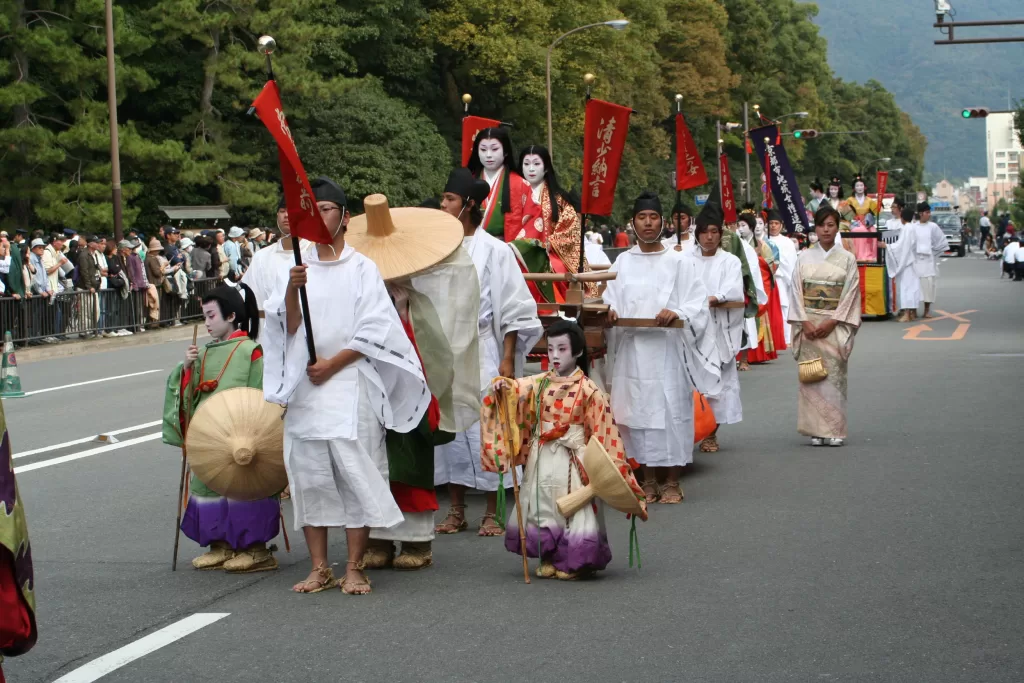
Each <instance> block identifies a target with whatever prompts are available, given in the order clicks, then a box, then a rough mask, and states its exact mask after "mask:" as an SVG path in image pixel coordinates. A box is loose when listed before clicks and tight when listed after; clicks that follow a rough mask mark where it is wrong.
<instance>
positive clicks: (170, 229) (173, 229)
mask: <svg viewBox="0 0 1024 683" xmlns="http://www.w3.org/2000/svg"><path fill="white" fill-rule="evenodd" d="M164 234H165V235H179V234H181V230H178V229H177V228H176V227H174V226H173V225H168V226H167V227H166V228H164Z"/></svg>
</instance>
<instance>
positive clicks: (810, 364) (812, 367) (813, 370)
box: [796, 358, 828, 384]
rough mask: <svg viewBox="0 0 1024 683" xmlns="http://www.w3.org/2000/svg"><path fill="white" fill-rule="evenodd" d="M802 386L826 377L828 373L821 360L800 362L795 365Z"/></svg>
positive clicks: (813, 359) (814, 359)
mask: <svg viewBox="0 0 1024 683" xmlns="http://www.w3.org/2000/svg"><path fill="white" fill-rule="evenodd" d="M796 365H797V368H799V372H800V381H801V382H802V383H803V384H814V383H815V382H820V381H821V380H823V379H825V378H826V377H828V371H827V370H826V369H825V366H824V365H822V363H821V358H812V359H810V360H802V361H800V362H799V363H797V364H796Z"/></svg>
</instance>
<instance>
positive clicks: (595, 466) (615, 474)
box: [556, 436, 643, 517]
mask: <svg viewBox="0 0 1024 683" xmlns="http://www.w3.org/2000/svg"><path fill="white" fill-rule="evenodd" d="M583 469H584V470H585V471H586V473H587V477H588V478H589V479H590V483H589V484H587V485H586V486H584V487H583V488H582V489H579V490H578V491H573V492H572V493H570V494H568V495H565V496H562V497H561V498H559V499H558V500H557V501H556V504H557V505H558V511H559V512H561V513H562V516H563V517H570V516H571V515H572V514H573V513H575V512H576V511H577V510H579V509H580V508H581V507H583V506H584V505H586V504H587V503H588V502H589V501H590V499H591V498H593V497H594V496H597V497H598V498H600V499H601V500H603V501H604V502H605V503H607V504H608V505H610V506H611V507H613V508H615V509H616V510H618V511H619V512H624V513H626V514H630V515H639V514H640V513H641V512H643V508H642V507H641V506H640V501H639V500H637V497H636V495H635V494H634V493H633V489H631V488H630V487H629V484H628V483H627V482H626V478H625V477H623V476H622V474H621V473H620V472H619V466H618V464H617V463H616V462H615V461H614V460H613V459H612V456H610V455H608V452H607V451H606V450H605V449H604V446H602V445H601V442H600V441H598V440H597V438H596V437H593V436H592V437H590V442H589V443H588V444H587V449H586V451H584V453H583Z"/></svg>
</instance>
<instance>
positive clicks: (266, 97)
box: [252, 81, 334, 244]
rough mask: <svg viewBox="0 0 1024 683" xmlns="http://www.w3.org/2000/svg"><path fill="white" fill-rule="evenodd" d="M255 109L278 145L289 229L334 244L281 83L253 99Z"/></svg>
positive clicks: (264, 90)
mask: <svg viewBox="0 0 1024 683" xmlns="http://www.w3.org/2000/svg"><path fill="white" fill-rule="evenodd" d="M252 106H253V109H255V110H256V115H257V116H258V117H259V119H260V121H262V122H263V125H264V126H266V127H267V130H269V131H270V134H271V135H273V136H274V140H275V141H276V142H277V158H278V160H279V161H280V162H281V185H282V186H283V188H284V201H285V205H286V206H287V207H288V226H289V229H290V231H291V234H292V235H293V236H295V237H300V238H302V239H305V240H309V241H311V242H319V243H320V244H330V243H331V242H333V241H334V240H333V239H332V238H331V233H330V232H329V231H328V230H327V226H326V225H324V220H323V218H321V216H320V210H319V209H318V208H317V205H316V198H315V197H314V196H313V190H312V188H310V186H309V178H307V177H306V169H304V168H303V167H302V160H301V159H299V151H298V150H297V149H295V141H294V140H293V139H292V132H291V130H289V128H288V119H287V118H286V117H285V115H284V107H283V106H282V105H281V93H280V92H279V91H278V89H277V83H275V82H274V81H267V84H266V85H264V86H263V90H262V91H261V92H260V94H259V95H258V96H257V97H256V99H255V100H253V103H252Z"/></svg>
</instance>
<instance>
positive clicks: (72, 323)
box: [0, 278, 221, 345]
mask: <svg viewBox="0 0 1024 683" xmlns="http://www.w3.org/2000/svg"><path fill="white" fill-rule="evenodd" d="M220 283H221V280H220V279H218V278H203V279H199V280H191V281H190V282H189V291H188V292H187V293H186V294H185V296H181V295H179V294H178V293H176V292H165V291H163V290H162V289H158V291H157V300H158V302H159V311H158V313H157V317H156V319H153V318H152V317H151V315H150V312H149V306H148V304H147V296H148V293H147V292H146V291H130V292H128V293H127V295H122V294H121V292H120V291H119V290H116V289H101V290H99V291H97V292H88V291H83V290H78V289H76V290H65V291H64V292H61V293H59V294H55V295H53V296H52V297H44V296H27V297H24V298H22V299H20V300H19V299H14V298H12V297H8V296H5V297H2V298H0V334H2V333H3V332H6V331H10V333H11V336H12V337H13V339H14V343H15V344H17V345H24V344H30V345H35V344H41V343H44V342H51V343H52V341H53V340H56V341H65V340H69V339H80V338H87V337H92V336H96V335H101V334H103V333H105V332H117V331H118V330H128V331H129V332H132V333H136V332H138V331H140V330H142V329H143V328H154V327H169V326H171V325H174V324H175V323H178V322H181V323H184V322H185V321H187V320H195V319H200V318H202V315H203V311H202V304H201V303H200V302H201V300H202V297H203V295H204V294H206V293H207V292H209V291H210V290H212V289H213V288H214V287H216V286H217V285H219V284H220Z"/></svg>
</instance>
